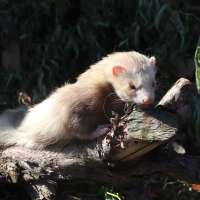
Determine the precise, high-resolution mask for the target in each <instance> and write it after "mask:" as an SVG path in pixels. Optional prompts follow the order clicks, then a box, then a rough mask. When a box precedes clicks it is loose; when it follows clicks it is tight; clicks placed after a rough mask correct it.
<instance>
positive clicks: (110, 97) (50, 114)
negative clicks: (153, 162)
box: [0, 51, 156, 149]
mask: <svg viewBox="0 0 200 200" xmlns="http://www.w3.org/2000/svg"><path fill="white" fill-rule="evenodd" d="M114 66H122V67H123V69H125V73H123V72H122V74H123V75H122V76H121V74H119V75H113V71H112V70H113V67H114ZM155 72H156V70H155V58H154V57H151V58H149V57H147V56H144V55H143V54H140V53H137V52H135V51H131V52H118V53H114V54H111V55H108V56H107V57H105V58H103V59H102V60H100V61H99V62H97V63H96V64H94V65H91V66H90V68H89V69H88V70H86V71H85V72H84V73H82V74H81V75H80V76H79V77H78V78H77V81H76V82H75V83H74V84H65V85H64V86H62V87H60V88H58V89H56V90H55V91H54V92H53V93H52V94H51V95H50V96H49V97H47V98H46V99H45V100H44V101H42V102H41V103H39V104H36V105H35V106H33V107H32V108H30V109H28V111H27V113H26V115H25V116H24V118H23V120H22V121H21V123H20V124H17V125H15V126H14V125H13V124H12V122H11V121H10V120H8V119H7V118H8V116H6V115H5V116H6V117H5V116H3V115H2V116H1V117H0V145H4V146H7V145H17V146H25V147H28V148H35V149H43V148H45V147H48V146H49V145H53V144H56V143H57V144H58V143H62V142H63V143H67V142H69V141H70V140H72V139H76V138H79V139H93V138H95V137H97V136H98V134H97V135H96V136H95V134H96V132H95V130H96V129H97V128H98V125H102V124H106V123H109V117H110V116H111V112H112V110H114V111H116V112H122V110H123V105H124V102H130V101H132V102H134V103H136V104H142V103H141V101H142V99H143V102H144V101H145V100H144V99H145V98H146V96H147V97H148V98H151V99H154V88H153V86H151V85H152V83H153V82H154V80H155ZM130 80H133V81H134V84H135V85H136V86H137V87H138V89H137V91H136V90H134V91H133V90H132V89H131V90H130V88H128V83H129V81H130ZM139 88H140V89H139ZM131 92H134V96H133V95H132V93H131ZM4 123H5V124H6V125H3V124H4Z"/></svg>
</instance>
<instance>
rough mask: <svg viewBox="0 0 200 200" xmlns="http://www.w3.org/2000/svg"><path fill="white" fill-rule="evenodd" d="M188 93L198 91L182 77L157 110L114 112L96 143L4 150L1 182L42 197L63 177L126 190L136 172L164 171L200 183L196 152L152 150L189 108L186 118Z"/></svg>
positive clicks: (170, 133) (172, 133)
mask: <svg viewBox="0 0 200 200" xmlns="http://www.w3.org/2000/svg"><path fill="white" fill-rule="evenodd" d="M186 93H187V94H190V96H191V94H194V87H193V86H192V84H191V83H190V82H189V81H188V80H187V79H183V78H182V79H180V80H178V81H177V82H176V83H175V84H174V86H173V87H172V88H171V89H170V90H169V91H168V92H167V94H166V95H165V96H164V97H163V98H162V99H161V101H160V102H159V103H158V105H157V107H156V108H155V109H153V110H145V111H142V110H138V109H135V108H134V109H133V110H132V111H131V112H130V114H127V115H126V116H124V117H122V118H118V116H114V118H113V119H112V127H111V129H110V132H109V133H108V134H107V135H106V136H104V137H101V138H98V139H97V140H95V141H92V142H78V141H74V142H72V143H71V144H69V145H67V146H66V147H65V148H64V149H63V150H62V151H56V149H49V150H45V151H39V150H31V149H25V148H23V147H9V148H6V149H1V151H0V156H1V159H0V182H1V183H7V182H10V183H20V184H21V185H23V187H24V188H25V189H26V191H27V193H28V194H29V196H30V198H31V199H38V200H39V199H53V198H54V197H55V196H56V195H57V187H56V186H57V184H58V182H59V181H69V180H76V179H78V180H80V179H83V180H85V179H87V180H90V181H94V182H98V183H103V184H110V185H113V186H115V187H120V188H121V189H123V188H124V189H125V188H126V189H127V186H131V187H132V185H131V184H130V183H131V182H133V180H134V176H136V175H146V174H152V173H162V174H166V175H172V176H175V177H178V178H181V179H184V180H186V181H188V182H190V183H194V182H195V183H199V182H200V174H199V168H200V159H199V158H198V157H192V156H188V155H178V154H175V153H174V154H172V155H171V154H168V153H167V154H166V152H163V151H162V148H161V149H160V150H159V151H156V152H155V151H154V152H150V151H152V150H153V149H155V148H156V147H158V146H160V145H161V146H163V144H165V143H168V142H169V141H170V140H171V139H172V138H173V137H174V136H175V134H176V132H177V131H178V126H179V120H183V121H184V120H185V117H184V115H185V112H187V117H188V113H189V111H190V101H189V97H188V95H185V94H186ZM183 107H184V109H183ZM148 152H150V153H149V154H147V153H148ZM155 155H156V156H155ZM134 182H135V181H134Z"/></svg>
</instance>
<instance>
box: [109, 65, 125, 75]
mask: <svg viewBox="0 0 200 200" xmlns="http://www.w3.org/2000/svg"><path fill="white" fill-rule="evenodd" d="M125 71H126V69H125V68H124V67H122V66H119V65H117V66H114V67H113V68H112V74H113V76H118V75H119V74H121V73H123V72H125Z"/></svg>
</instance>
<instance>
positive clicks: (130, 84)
mask: <svg viewBox="0 0 200 200" xmlns="http://www.w3.org/2000/svg"><path fill="white" fill-rule="evenodd" d="M129 87H130V88H131V89H132V90H135V89H136V87H135V85H134V84H133V83H131V82H130V83H129Z"/></svg>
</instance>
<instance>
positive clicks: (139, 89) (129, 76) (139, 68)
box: [106, 51, 156, 107]
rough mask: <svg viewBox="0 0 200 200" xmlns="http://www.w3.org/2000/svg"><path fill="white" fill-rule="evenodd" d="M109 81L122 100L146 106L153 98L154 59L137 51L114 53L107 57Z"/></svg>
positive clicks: (154, 83)
mask: <svg viewBox="0 0 200 200" xmlns="http://www.w3.org/2000/svg"><path fill="white" fill-rule="evenodd" d="M106 62H108V63H109V68H108V69H109V74H110V75H109V81H110V83H111V84H112V86H113V88H114V90H115V92H116V94H117V95H118V96H119V98H120V99H121V100H122V101H124V102H133V103H134V104H137V105H139V106H142V107H148V106H149V105H151V104H152V103H153V102H154V98H155V85H156V82H155V74H156V67H155V63H156V59H155V57H147V56H144V55H142V54H140V53H137V52H134V51H133V52H124V53H115V54H113V55H110V56H109V57H107V61H106Z"/></svg>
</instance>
